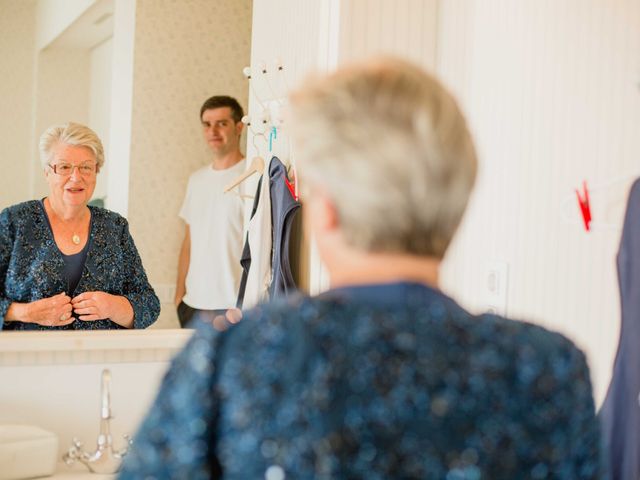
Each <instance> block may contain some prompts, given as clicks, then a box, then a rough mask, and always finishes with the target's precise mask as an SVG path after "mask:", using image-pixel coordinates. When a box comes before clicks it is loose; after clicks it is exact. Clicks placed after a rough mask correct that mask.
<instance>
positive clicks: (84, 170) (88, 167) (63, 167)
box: [49, 163, 98, 177]
mask: <svg viewBox="0 0 640 480" xmlns="http://www.w3.org/2000/svg"><path fill="white" fill-rule="evenodd" d="M49 167H51V170H53V173H55V174H57V175H60V176H62V177H68V176H70V175H71V173H72V172H73V169H74V168H77V169H78V173H79V174H80V175H82V176H83V177H91V176H92V175H95V174H96V172H97V171H98V166H97V165H96V164H95V163H83V164H82V165H72V164H70V163H54V164H53V165H51V164H49Z"/></svg>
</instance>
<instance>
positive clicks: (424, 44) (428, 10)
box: [339, 0, 438, 69]
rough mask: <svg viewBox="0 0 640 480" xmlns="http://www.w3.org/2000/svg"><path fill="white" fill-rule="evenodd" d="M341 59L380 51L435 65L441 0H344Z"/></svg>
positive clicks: (342, 61)
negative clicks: (439, 3) (391, 0)
mask: <svg viewBox="0 0 640 480" xmlns="http://www.w3.org/2000/svg"><path fill="white" fill-rule="evenodd" d="M340 3H341V7H340V8H341V9H340V49H339V51H340V58H339V61H340V63H345V62H347V61H349V60H354V59H359V58H366V57H369V56H371V55H377V54H395V55H401V56H403V57H407V58H409V59H411V60H413V61H415V62H418V63H420V64H422V65H424V66H426V67H428V68H431V69H433V68H434V67H435V59H436V41H437V29H438V1H437V0H395V1H393V2H389V1H388V0H342V2H340Z"/></svg>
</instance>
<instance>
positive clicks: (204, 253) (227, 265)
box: [175, 96, 245, 327]
mask: <svg viewBox="0 0 640 480" xmlns="http://www.w3.org/2000/svg"><path fill="white" fill-rule="evenodd" d="M242 116H243V111H242V107H241V106H240V104H239V103H238V101H237V100H236V99H235V98H232V97H227V96H215V97H211V98H209V99H208V100H207V101H205V102H204V104H203V105H202V108H201V109H200V120H201V122H202V129H203V133H204V139H205V141H206V142H207V144H208V145H209V148H210V149H211V152H212V154H213V161H212V162H211V164H209V165H207V166H205V167H202V168H200V169H199V170H197V171H195V172H194V173H193V174H191V176H190V177H189V184H188V186H187V193H186V195H185V198H184V202H183V204H182V208H181V209H180V217H181V218H182V219H183V220H184V221H185V222H186V226H185V235H184V240H183V242H182V248H181V249H180V258H179V261H178V281H177V283H176V297H175V304H176V308H177V310H178V319H179V320H180V325H181V326H183V327H184V326H186V325H187V324H188V323H189V321H190V320H191V318H192V317H193V316H194V315H195V314H197V313H201V314H202V315H205V318H209V319H213V318H214V317H215V316H216V315H218V314H223V313H224V311H226V310H227V309H229V308H233V307H235V303H236V297H237V295H238V287H239V285H240V277H241V274H242V268H241V266H240V256H241V254H242V246H243V239H242V232H243V212H244V207H243V202H242V199H241V198H240V196H238V195H233V194H224V193H223V189H224V186H225V185H227V184H228V183H229V182H231V181H233V180H234V179H235V178H236V177H238V176H239V175H241V174H242V172H244V170H245V161H244V155H243V154H242V152H241V151H240V135H241V134H242V127H243V126H244V125H243V123H242V121H241V119H242Z"/></svg>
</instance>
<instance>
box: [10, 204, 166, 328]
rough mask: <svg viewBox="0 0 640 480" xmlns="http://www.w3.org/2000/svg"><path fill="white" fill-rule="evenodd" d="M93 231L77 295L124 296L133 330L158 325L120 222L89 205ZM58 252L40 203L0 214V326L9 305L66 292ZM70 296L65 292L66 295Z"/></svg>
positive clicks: (105, 324) (106, 324) (100, 324)
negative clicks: (94, 293)
mask: <svg viewBox="0 0 640 480" xmlns="http://www.w3.org/2000/svg"><path fill="white" fill-rule="evenodd" d="M89 209H90V210H91V230H90V233H89V242H88V243H89V247H88V249H87V258H86V261H85V262H84V268H83V270H82V275H81V277H80V281H79V282H78V285H77V287H76V289H75V292H74V293H75V294H76V295H79V294H81V293H83V292H92V291H101V292H106V293H110V294H113V295H122V296H124V297H126V298H127V300H129V302H130V303H131V306H132V307H133V312H134V318H133V328H146V327H148V326H149V325H151V324H152V323H153V322H155V321H156V319H157V318H158V314H159V313H160V302H159V301H158V297H157V296H156V294H155V292H154V291H153V288H152V287H151V285H150V284H149V281H148V280H147V275H146V273H145V271H144V268H143V267H142V261H141V260H140V255H139V254H138V250H137V249H136V246H135V244H134V242H133V238H131V235H130V234H129V225H128V223H127V221H126V219H124V218H123V217H121V216H120V215H118V214H117V213H115V212H111V211H109V210H106V209H104V208H99V207H93V206H89ZM68 288H69V285H68V284H67V278H66V276H65V263H64V259H63V257H62V253H61V252H60V250H59V249H58V246H57V245H56V243H55V240H54V238H53V234H52V232H51V229H50V228H49V226H48V225H47V216H46V214H45V212H44V210H43V209H42V206H41V204H40V201H38V200H31V201H28V202H24V203H20V204H17V205H13V206H11V207H8V208H5V209H4V210H2V212H0V325H2V323H4V317H5V315H6V313H7V309H8V308H9V305H11V303H13V302H25V303H27V302H32V301H35V300H39V299H41V298H47V297H51V296H53V295H56V294H58V293H60V292H67V290H68ZM67 293H68V292H67ZM3 328H4V329H5V330H102V329H116V328H124V327H122V326H120V325H118V324H117V323H115V322H112V321H111V320H109V319H104V320H97V321H95V322H85V321H82V320H76V321H75V322H73V323H71V324H69V325H64V326H60V327H46V326H42V325H38V324H33V323H23V322H7V323H6V324H4V325H3Z"/></svg>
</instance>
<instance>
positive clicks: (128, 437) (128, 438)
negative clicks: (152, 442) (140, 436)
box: [115, 434, 133, 458]
mask: <svg viewBox="0 0 640 480" xmlns="http://www.w3.org/2000/svg"><path fill="white" fill-rule="evenodd" d="M123 437H124V441H125V442H126V443H125V446H124V447H123V448H121V449H120V450H118V451H117V452H115V455H116V456H117V457H120V458H122V457H124V456H125V455H126V454H127V453H129V449H130V448H131V445H133V438H131V435H127V434H124V435H123Z"/></svg>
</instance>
